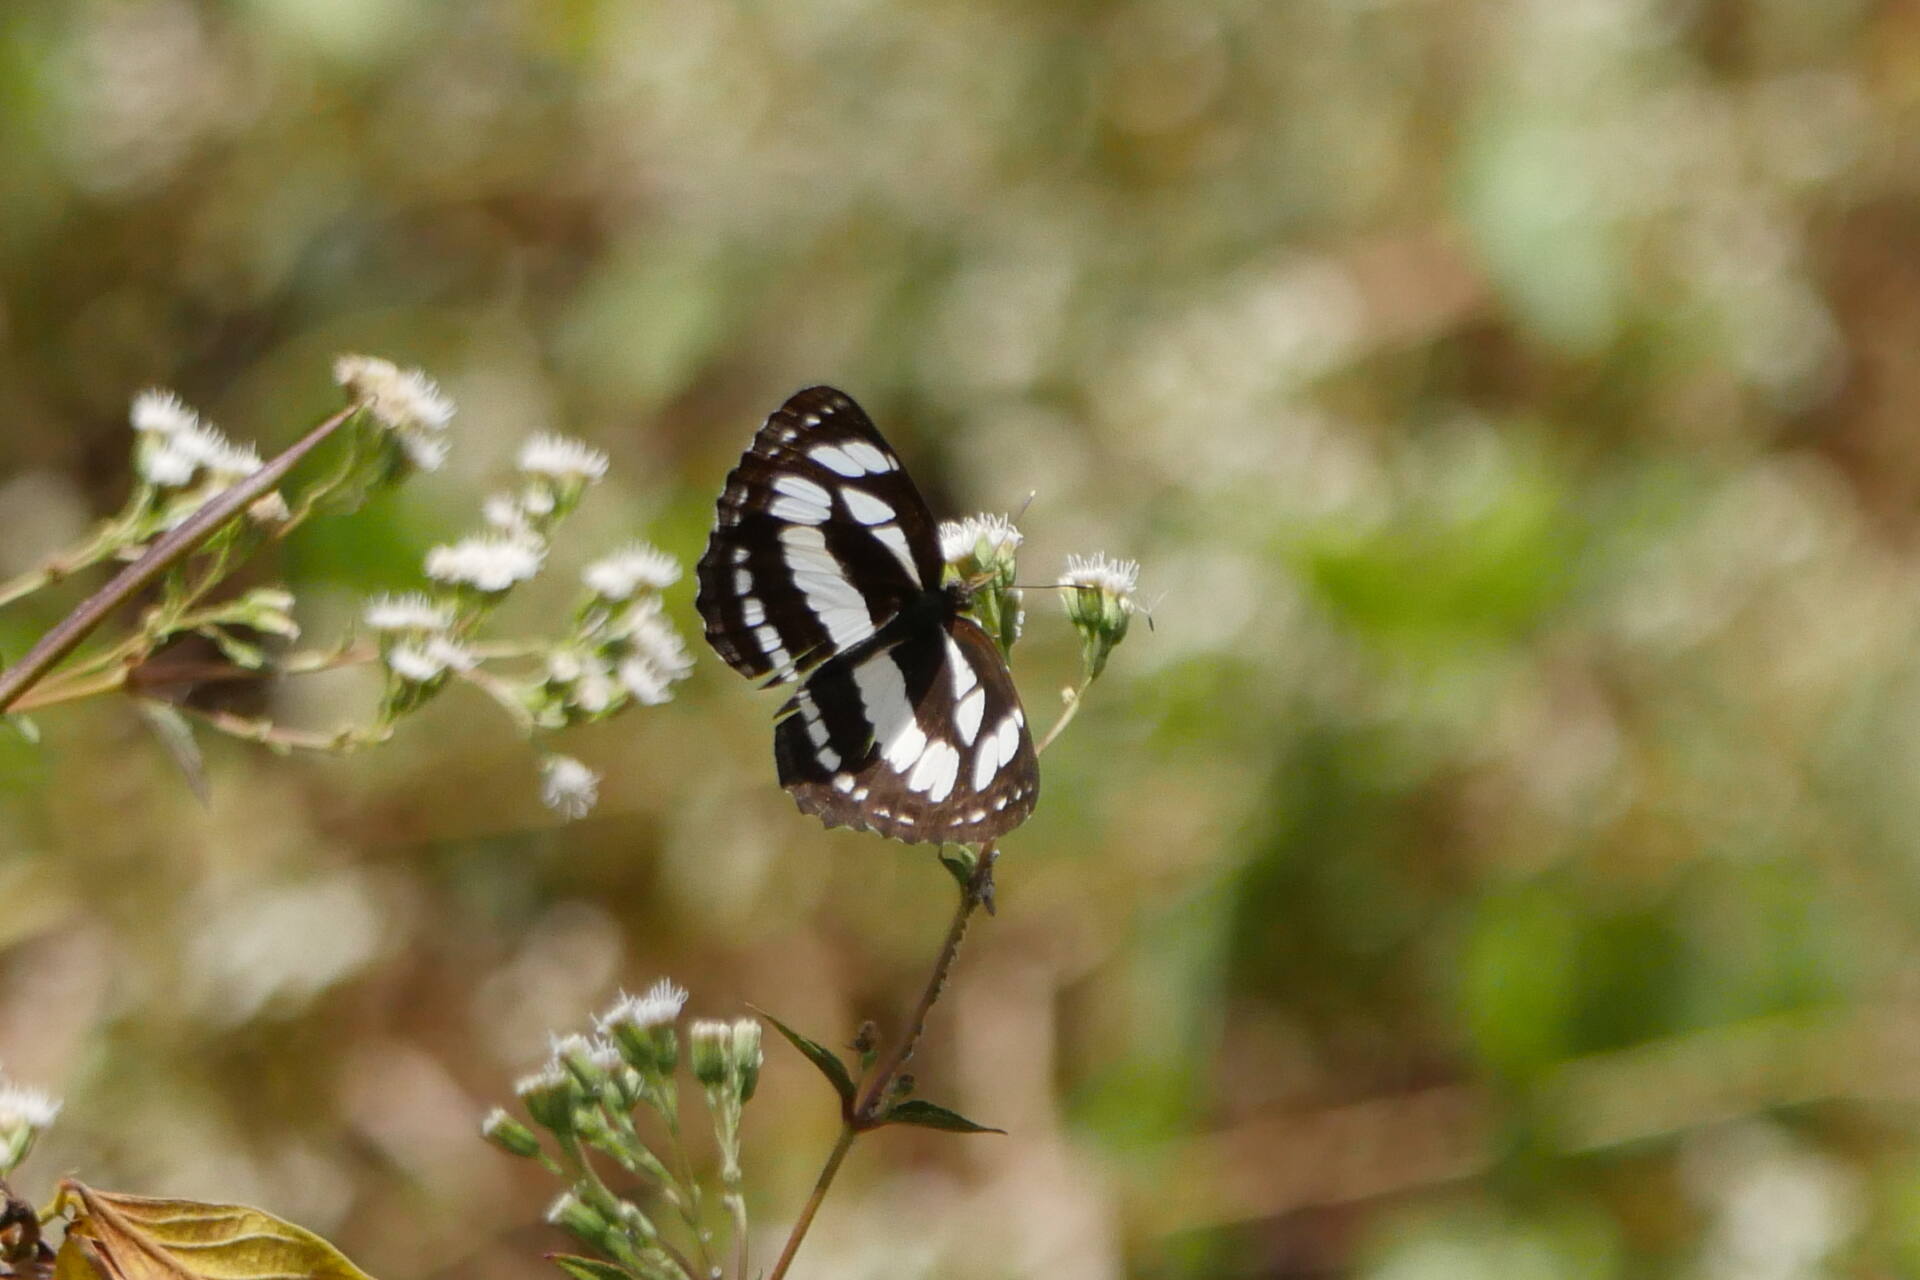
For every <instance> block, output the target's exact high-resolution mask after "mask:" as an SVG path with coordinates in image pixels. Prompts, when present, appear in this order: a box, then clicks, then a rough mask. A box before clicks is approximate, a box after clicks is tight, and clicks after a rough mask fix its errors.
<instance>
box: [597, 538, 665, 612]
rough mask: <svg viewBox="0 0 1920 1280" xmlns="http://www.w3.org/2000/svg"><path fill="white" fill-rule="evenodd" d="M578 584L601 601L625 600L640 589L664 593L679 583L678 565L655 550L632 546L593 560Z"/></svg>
mask: <svg viewBox="0 0 1920 1280" xmlns="http://www.w3.org/2000/svg"><path fill="white" fill-rule="evenodd" d="M580 580H581V581H582V582H584V583H586V584H587V589H588V590H589V591H591V592H593V594H595V595H596V596H599V597H600V598H601V599H602V600H625V599H627V598H629V597H630V596H632V595H633V593H634V592H635V591H638V590H639V589H640V588H641V587H652V588H653V589H654V590H656V591H660V590H664V589H665V588H667V587H670V586H672V585H673V584H674V583H676V582H678V581H679V580H680V562H679V561H678V560H675V559H674V558H673V557H672V556H670V555H668V554H667V553H666V552H664V551H662V550H660V548H658V547H654V546H649V545H647V544H646V543H644V542H635V543H631V544H629V545H627V546H625V547H622V548H621V549H620V550H618V551H615V552H613V553H612V554H611V555H605V556H602V557H600V558H599V559H598V560H595V561H594V562H593V563H592V564H590V565H588V566H587V567H586V568H585V569H584V570H582V571H581V574H580Z"/></svg>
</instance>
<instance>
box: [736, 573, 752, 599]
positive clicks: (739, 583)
mask: <svg viewBox="0 0 1920 1280" xmlns="http://www.w3.org/2000/svg"><path fill="white" fill-rule="evenodd" d="M733 589H734V590H735V591H738V592H739V593H740V594H741V595H745V594H747V592H749V591H751V590H753V574H751V573H749V572H748V571H747V570H745V569H735V570H734V571H733Z"/></svg>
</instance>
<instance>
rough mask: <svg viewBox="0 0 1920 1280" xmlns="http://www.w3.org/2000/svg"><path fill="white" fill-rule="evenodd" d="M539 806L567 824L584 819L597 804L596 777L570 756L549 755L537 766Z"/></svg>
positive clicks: (598, 786) (597, 783) (598, 779)
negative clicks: (551, 811)
mask: <svg viewBox="0 0 1920 1280" xmlns="http://www.w3.org/2000/svg"><path fill="white" fill-rule="evenodd" d="M540 802H541V803H542V804H544V805H546V806H547V808H549V809H551V810H553V811H554V812H555V813H557V814H559V815H560V816H561V817H563V818H565V819H567V820H568V821H569V822H571V821H573V820H575V819H577V818H584V817H586V816H587V814H588V813H590V812H592V810H593V806H594V805H596V804H598V803H599V802H600V775H599V774H597V773H595V772H594V771H593V770H592V769H589V768H588V767H587V766H586V765H584V764H582V763H581V762H580V761H578V760H575V759H574V758H573V757H572V756H562V755H550V756H548V757H546V758H545V759H544V760H542V761H541V762H540Z"/></svg>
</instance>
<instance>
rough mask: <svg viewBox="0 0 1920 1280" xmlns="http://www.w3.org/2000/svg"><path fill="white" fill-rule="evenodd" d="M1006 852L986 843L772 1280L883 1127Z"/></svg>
mask: <svg viewBox="0 0 1920 1280" xmlns="http://www.w3.org/2000/svg"><path fill="white" fill-rule="evenodd" d="M999 856H1000V853H999V849H998V848H997V847H996V843H995V842H994V841H991V840H990V841H988V842H987V843H986V844H985V845H983V846H981V849H980V856H979V861H978V862H976V863H975V864H974V868H973V875H972V876H971V877H970V878H969V879H968V881H967V883H966V886H965V887H964V888H962V889H961V890H960V902H959V905H957V906H956V907H955V908H954V911H953V922H952V923H951V924H949V925H948V926H947V940H946V942H945V943H944V944H942V946H941V948H940V954H939V955H938V956H937V957H935V959H934V962H933V972H932V973H930V974H928V975H927V985H926V987H925V988H924V989H923V990H922V991H921V992H920V999H919V1000H918V1001H917V1002H916V1003H915V1004H914V1006H913V1014H912V1016H911V1018H910V1019H909V1021H908V1023H907V1029H906V1032H905V1034H903V1035H902V1036H901V1037H900V1038H899V1040H897V1041H895V1043H894V1046H893V1048H891V1049H890V1050H888V1051H887V1054H886V1056H885V1057H884V1058H882V1059H881V1060H880V1062H879V1064H878V1067H877V1068H876V1069H875V1070H874V1071H873V1072H872V1073H871V1074H870V1075H869V1076H868V1077H867V1081H866V1084H865V1085H864V1086H862V1088H861V1090H860V1094H859V1097H858V1098H857V1099H856V1100H855V1101H854V1102H853V1104H852V1105H851V1106H850V1107H848V1109H847V1117H846V1122H845V1124H844V1125H843V1126H842V1128H841V1131H840V1140H839V1141H838V1142H836V1143H835V1144H834V1148H833V1151H832V1153H831V1154H830V1155H828V1157H827V1163H826V1167H825V1168H823V1169H821V1170H820V1177H819V1179H818V1181H816V1182H815V1183H814V1185H813V1194H812V1195H811V1196H809V1197H808V1198H807V1203H806V1206H805V1207H804V1208H803V1209H802V1210H801V1211H800V1217H799V1218H798V1219H797V1220H796V1221H795V1222H794V1224H793V1229H792V1231H790V1232H789V1233H788V1234H787V1243H786V1246H785V1247H784V1248H782V1249H781V1250H780V1260H779V1261H778V1262H776V1263H774V1264H773V1270H772V1271H770V1272H768V1273H767V1280H780V1277H782V1276H784V1275H786V1273H787V1267H788V1266H789V1265H791V1263H792V1262H793V1255H794V1254H796V1253H798V1252H799V1251H800V1242H801V1240H803V1239H804V1238H805V1237H806V1234H807V1228H808V1227H810V1226H812V1225H813V1216H814V1214H815V1213H817V1212H819V1209H820V1202H821V1201H822V1200H824V1199H826V1196H827V1189H828V1188H829V1187H831V1186H832V1185H833V1179H834V1175H835V1174H837V1173H839V1172H840V1164H841V1162H842V1161H843V1160H845V1159H846V1158H847V1151H848V1149H850V1148H851V1147H852V1146H853V1140H854V1139H855V1138H857V1137H859V1136H860V1135H861V1134H863V1133H865V1132H867V1131H868V1130H870V1129H877V1128H879V1127H880V1126H881V1124H882V1123H884V1121H885V1116H886V1107H887V1104H888V1103H889V1102H891V1101H892V1095H893V1089H894V1084H895V1082H896V1081H897V1080H898V1079H899V1078H900V1072H901V1071H902V1070H903V1069H904V1068H905V1067H906V1065H907V1063H908V1062H909V1061H910V1060H911V1059H912V1058H913V1051H914V1050H915V1049H916V1048H918V1047H919V1045H920V1038H921V1037H922V1036H923V1035H925V1034H926V1030H927V1016H928V1014H930V1013H931V1012H932V1011H933V1006H934V1003H935V1002H936V1001H938V1000H939V999H940V995H941V993H942V992H943V991H945V990H946V988H947V977H948V975H949V974H951V973H952V972H953V962H954V959H955V957H957V956H958V955H959V954H960V944H961V943H962V942H964V941H965V940H966V936H967V924H968V922H969V921H971V920H972V919H973V913H974V912H975V911H977V910H979V909H980V907H981V906H982V904H984V903H986V902H987V901H988V900H989V899H991V898H992V896H993V864H994V861H995V860H996V859H997V858H998V857H999Z"/></svg>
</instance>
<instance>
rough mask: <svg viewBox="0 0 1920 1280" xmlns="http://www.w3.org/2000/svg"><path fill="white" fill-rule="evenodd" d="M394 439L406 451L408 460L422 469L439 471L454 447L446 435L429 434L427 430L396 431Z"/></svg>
mask: <svg viewBox="0 0 1920 1280" xmlns="http://www.w3.org/2000/svg"><path fill="white" fill-rule="evenodd" d="M394 439H396V440H398V441H399V442H400V447H401V448H402V449H404V450H405V451H406V454H407V461H408V462H411V463H412V464H413V465H414V466H416V467H418V468H419V469H420V470H422V471H438V470H439V469H440V464H441V463H443V462H445V461H446V460H447V454H448V453H449V452H451V451H452V449H453V442H452V441H450V440H448V439H447V438H446V437H445V436H436V435H428V434H427V433H426V432H425V431H396V432H394Z"/></svg>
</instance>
